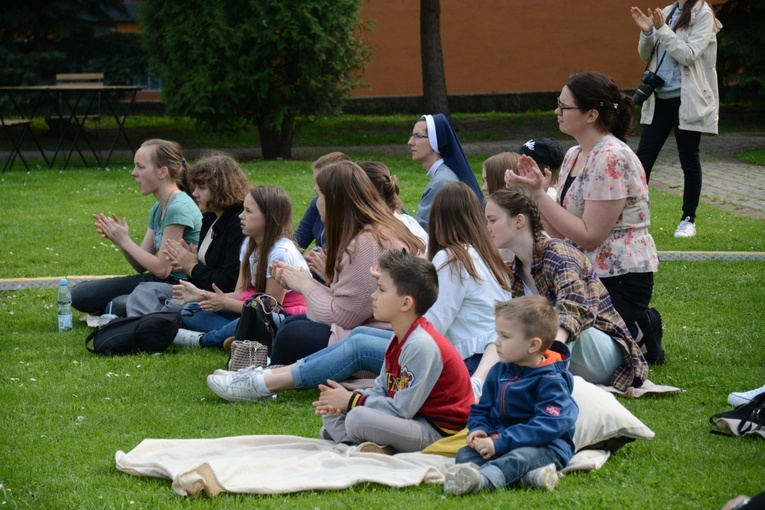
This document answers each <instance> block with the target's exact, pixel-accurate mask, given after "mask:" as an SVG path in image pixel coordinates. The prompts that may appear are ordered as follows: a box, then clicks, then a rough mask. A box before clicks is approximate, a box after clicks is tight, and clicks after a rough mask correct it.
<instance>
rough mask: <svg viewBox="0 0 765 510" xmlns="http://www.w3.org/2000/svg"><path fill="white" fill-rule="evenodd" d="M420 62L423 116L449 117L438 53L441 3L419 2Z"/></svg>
mask: <svg viewBox="0 0 765 510" xmlns="http://www.w3.org/2000/svg"><path fill="white" fill-rule="evenodd" d="M420 59H421V60H422V93H423V103H424V105H423V106H424V107H425V113H429V114H430V113H443V114H444V115H446V116H448V115H449V98H448V95H447V93H446V75H445V73H444V56H443V53H442V51H441V3H440V0H420Z"/></svg>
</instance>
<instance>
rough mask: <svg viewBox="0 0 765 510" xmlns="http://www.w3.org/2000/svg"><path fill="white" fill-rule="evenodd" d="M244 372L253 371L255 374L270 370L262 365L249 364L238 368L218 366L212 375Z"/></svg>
mask: <svg viewBox="0 0 765 510" xmlns="http://www.w3.org/2000/svg"><path fill="white" fill-rule="evenodd" d="M246 372H255V373H257V374H263V375H266V374H270V373H271V370H270V369H268V368H263V367H256V366H254V365H253V366H250V367H244V368H240V369H239V370H226V369H225V368H218V369H216V370H215V372H213V375H234V374H243V373H246Z"/></svg>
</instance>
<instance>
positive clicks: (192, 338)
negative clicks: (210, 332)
mask: <svg viewBox="0 0 765 510" xmlns="http://www.w3.org/2000/svg"><path fill="white" fill-rule="evenodd" d="M203 336H204V333H200V332H199V331H191V330H190V329H183V328H180V329H179V330H178V333H177V334H176V335H175V338H174V339H173V345H180V346H182V347H202V344H200V343H199V341H200V340H201V339H202V337H203Z"/></svg>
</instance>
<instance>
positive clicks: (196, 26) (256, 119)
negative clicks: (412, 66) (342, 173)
mask: <svg viewBox="0 0 765 510" xmlns="http://www.w3.org/2000/svg"><path fill="white" fill-rule="evenodd" d="M359 9H360V6H359V2H358V0H187V1H184V2H179V1H176V0H146V1H145V2H144V3H143V5H142V6H141V8H140V9H139V19H140V22H141V30H142V33H143V37H142V41H143V44H144V47H145V48H146V50H147V52H148V53H149V68H150V71H151V73H152V75H156V76H159V77H160V78H161V79H162V99H163V101H164V102H165V105H166V107H167V108H168V111H169V112H171V113H175V114H182V115H188V116H190V117H193V118H195V119H198V120H199V121H201V122H203V123H204V124H206V125H210V126H217V127H222V128H231V127H233V126H236V125H237V124H241V123H242V122H252V123H255V124H256V125H257V127H258V132H259V134H260V143H261V148H262V150H263V157H264V158H266V159H271V158H276V157H285V158H288V157H290V156H291V149H292V140H293V133H294V130H295V125H296V120H298V119H305V118H311V117H312V116H317V115H332V114H337V113H339V112H340V108H341V105H342V102H343V100H344V98H345V96H346V95H347V93H348V92H350V90H352V89H353V88H354V87H356V86H357V85H358V84H359V78H358V76H357V74H356V73H357V72H358V71H360V70H361V69H362V67H363V65H364V63H365V62H366V58H367V51H366V48H365V47H364V46H363V44H362V42H361V39H360V38H359V37H358V35H357V31H358V30H359V29H361V28H363V24H362V23H361V21H360V19H359Z"/></svg>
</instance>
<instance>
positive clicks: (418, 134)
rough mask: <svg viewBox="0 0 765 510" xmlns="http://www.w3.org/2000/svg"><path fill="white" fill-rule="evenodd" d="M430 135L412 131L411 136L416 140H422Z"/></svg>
mask: <svg viewBox="0 0 765 510" xmlns="http://www.w3.org/2000/svg"><path fill="white" fill-rule="evenodd" d="M427 137H428V135H421V134H420V133H412V136H411V138H414V139H415V140H422V139H423V138H427Z"/></svg>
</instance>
